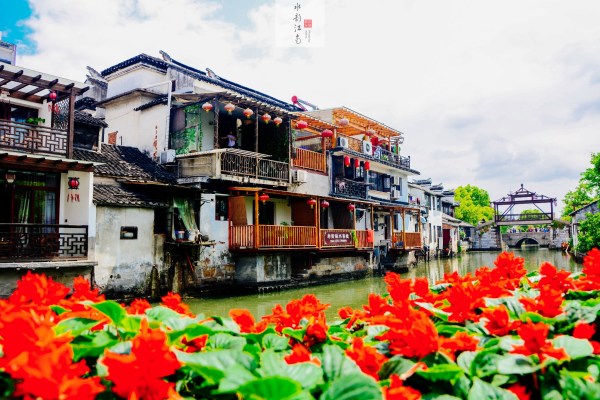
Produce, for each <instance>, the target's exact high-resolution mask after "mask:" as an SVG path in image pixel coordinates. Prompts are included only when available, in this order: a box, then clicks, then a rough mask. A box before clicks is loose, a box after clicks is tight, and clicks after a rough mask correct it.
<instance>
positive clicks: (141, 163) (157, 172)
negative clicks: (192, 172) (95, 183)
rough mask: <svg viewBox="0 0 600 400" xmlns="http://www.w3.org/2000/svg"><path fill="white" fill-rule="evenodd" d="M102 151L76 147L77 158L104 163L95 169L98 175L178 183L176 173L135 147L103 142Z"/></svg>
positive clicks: (75, 155) (74, 152) (74, 153)
mask: <svg viewBox="0 0 600 400" xmlns="http://www.w3.org/2000/svg"><path fill="white" fill-rule="evenodd" d="M101 149H102V150H101V152H97V151H91V150H83V149H74V150H73V158H75V159H76V160H83V161H91V162H97V163H102V165H98V166H96V167H95V169H94V173H95V174H97V175H98V176H110V177H114V178H126V179H129V180H132V181H148V182H164V183H173V184H174V183H176V182H177V178H176V176H175V175H174V174H172V173H170V172H169V171H167V170H165V169H164V168H163V167H161V166H160V165H159V164H158V163H156V162H154V161H153V160H152V159H151V158H150V157H148V156H147V155H146V154H144V153H142V152H141V151H140V150H139V149H137V148H135V147H128V146H116V145H113V144H105V143H102V146H101Z"/></svg>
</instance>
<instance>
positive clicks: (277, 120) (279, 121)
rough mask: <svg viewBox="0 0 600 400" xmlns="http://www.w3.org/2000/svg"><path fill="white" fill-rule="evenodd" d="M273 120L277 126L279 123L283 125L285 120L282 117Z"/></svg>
mask: <svg viewBox="0 0 600 400" xmlns="http://www.w3.org/2000/svg"><path fill="white" fill-rule="evenodd" d="M273 122H274V123H275V126H279V125H281V123H282V122H283V120H282V119H281V118H280V117H275V118H274V119H273Z"/></svg>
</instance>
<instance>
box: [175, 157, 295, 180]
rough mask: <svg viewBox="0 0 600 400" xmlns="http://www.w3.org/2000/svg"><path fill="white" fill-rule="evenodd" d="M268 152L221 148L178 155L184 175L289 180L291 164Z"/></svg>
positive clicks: (184, 176)
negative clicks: (272, 158) (183, 155)
mask: <svg viewBox="0 0 600 400" xmlns="http://www.w3.org/2000/svg"><path fill="white" fill-rule="evenodd" d="M267 157H268V156H265V155H264V154H260V153H254V152H251V151H244V150H238V149H217V150H210V151H206V152H198V154H193V153H192V154H190V155H186V156H185V157H179V158H178V168H179V177H180V178H190V177H199V176H209V177H213V178H217V179H218V178H220V177H221V175H222V174H227V175H234V176H244V177H251V178H256V179H263V180H269V181H278V182H282V181H283V182H289V176H290V165H289V164H288V163H286V162H281V161H274V160H269V159H267Z"/></svg>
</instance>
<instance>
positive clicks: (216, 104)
mask: <svg viewBox="0 0 600 400" xmlns="http://www.w3.org/2000/svg"><path fill="white" fill-rule="evenodd" d="M213 103H214V109H215V111H213V122H214V125H213V126H214V127H215V128H214V129H215V132H214V141H215V143H214V146H213V147H214V148H215V149H219V148H221V145H220V144H219V97H215V99H214V101H213Z"/></svg>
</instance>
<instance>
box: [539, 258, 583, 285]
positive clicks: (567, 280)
mask: <svg viewBox="0 0 600 400" xmlns="http://www.w3.org/2000/svg"><path fill="white" fill-rule="evenodd" d="M540 275H542V279H540V280H539V281H538V282H537V285H536V286H538V287H549V288H552V289H554V290H558V291H561V292H562V293H566V292H567V291H568V290H569V289H574V288H575V284H574V283H573V279H572V278H571V277H570V275H571V273H570V272H568V271H563V270H560V271H559V270H557V269H556V267H555V266H554V265H552V264H550V263H549V262H545V263H543V264H542V265H540Z"/></svg>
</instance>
